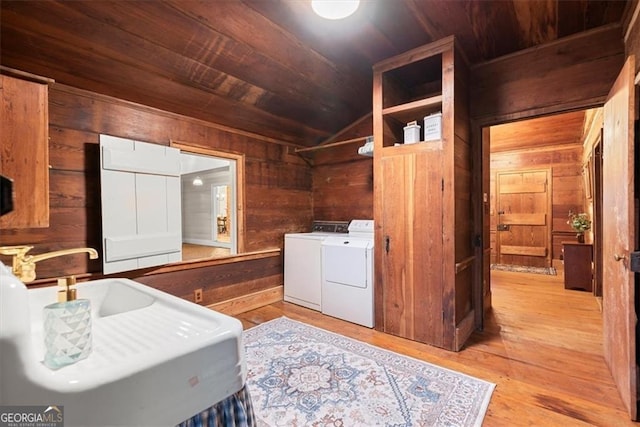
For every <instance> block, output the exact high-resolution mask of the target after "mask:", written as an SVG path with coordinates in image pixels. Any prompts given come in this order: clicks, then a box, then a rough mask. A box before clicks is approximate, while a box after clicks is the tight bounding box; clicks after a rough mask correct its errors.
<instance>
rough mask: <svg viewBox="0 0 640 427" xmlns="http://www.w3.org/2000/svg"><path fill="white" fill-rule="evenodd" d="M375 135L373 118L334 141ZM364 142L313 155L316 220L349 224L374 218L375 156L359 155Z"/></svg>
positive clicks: (334, 138) (340, 146)
mask: <svg viewBox="0 0 640 427" xmlns="http://www.w3.org/2000/svg"><path fill="white" fill-rule="evenodd" d="M372 134H373V121H372V119H371V116H369V117H366V118H364V119H363V120H361V121H360V122H359V123H358V124H357V125H356V126H354V127H352V128H349V129H347V130H345V131H343V132H341V133H339V134H338V135H336V136H335V137H333V138H332V139H331V141H341V140H349V139H352V138H358V137H366V136H368V135H372ZM362 145H364V141H358V142H354V143H353V144H345V145H338V146H335V147H330V148H326V149H323V150H318V151H315V152H313V157H312V158H313V162H314V167H313V217H314V218H315V219H317V220H329V221H349V220H352V219H372V218H373V157H367V156H362V155H359V154H358V147H360V146H362Z"/></svg>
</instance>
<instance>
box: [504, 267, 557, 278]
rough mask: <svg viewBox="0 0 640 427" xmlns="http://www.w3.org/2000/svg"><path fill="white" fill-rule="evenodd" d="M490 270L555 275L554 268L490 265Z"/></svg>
mask: <svg viewBox="0 0 640 427" xmlns="http://www.w3.org/2000/svg"><path fill="white" fill-rule="evenodd" d="M491 269H492V270H500V271H513V272H516V273H533V274H548V275H551V276H555V275H556V274H557V273H556V269H555V268H554V267H528V266H526V265H509V264H491Z"/></svg>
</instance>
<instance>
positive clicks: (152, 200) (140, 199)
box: [100, 135, 182, 274]
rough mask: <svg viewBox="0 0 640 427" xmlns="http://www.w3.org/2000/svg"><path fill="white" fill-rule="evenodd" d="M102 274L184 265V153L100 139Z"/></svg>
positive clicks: (125, 141) (110, 138) (123, 140)
mask: <svg viewBox="0 0 640 427" xmlns="http://www.w3.org/2000/svg"><path fill="white" fill-rule="evenodd" d="M100 165H101V167H100V176H101V181H102V182H101V188H102V240H103V272H104V274H110V273H116V272H119V271H126V270H135V269H138V268H145V267H152V266H155V265H161V264H166V263H170V262H175V261H181V260H182V228H181V201H180V200H181V199H180V150H177V149H175V148H171V147H164V146H161V145H156V144H149V143H144V142H139V141H134V140H130V139H124V138H117V137H113V136H108V135H100Z"/></svg>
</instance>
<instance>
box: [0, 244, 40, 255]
mask: <svg viewBox="0 0 640 427" xmlns="http://www.w3.org/2000/svg"><path fill="white" fill-rule="evenodd" d="M31 249H33V246H27V245H22V246H0V255H12V256H19V257H21V258H22V257H24V256H25V255H26V254H27V252H29V251H30V250H31Z"/></svg>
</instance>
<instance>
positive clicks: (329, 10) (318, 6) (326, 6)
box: [311, 0, 360, 19]
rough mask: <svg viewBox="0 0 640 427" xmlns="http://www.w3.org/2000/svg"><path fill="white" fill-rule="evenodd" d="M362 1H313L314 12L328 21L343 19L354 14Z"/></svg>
mask: <svg viewBox="0 0 640 427" xmlns="http://www.w3.org/2000/svg"><path fill="white" fill-rule="evenodd" d="M359 5H360V0H311V8H312V9H313V11H314V12H315V13H316V14H317V15H319V16H322V17H323V18H326V19H342V18H346V17H347V16H349V15H351V14H353V13H354V12H355V11H356V10H357V9H358V6H359Z"/></svg>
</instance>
